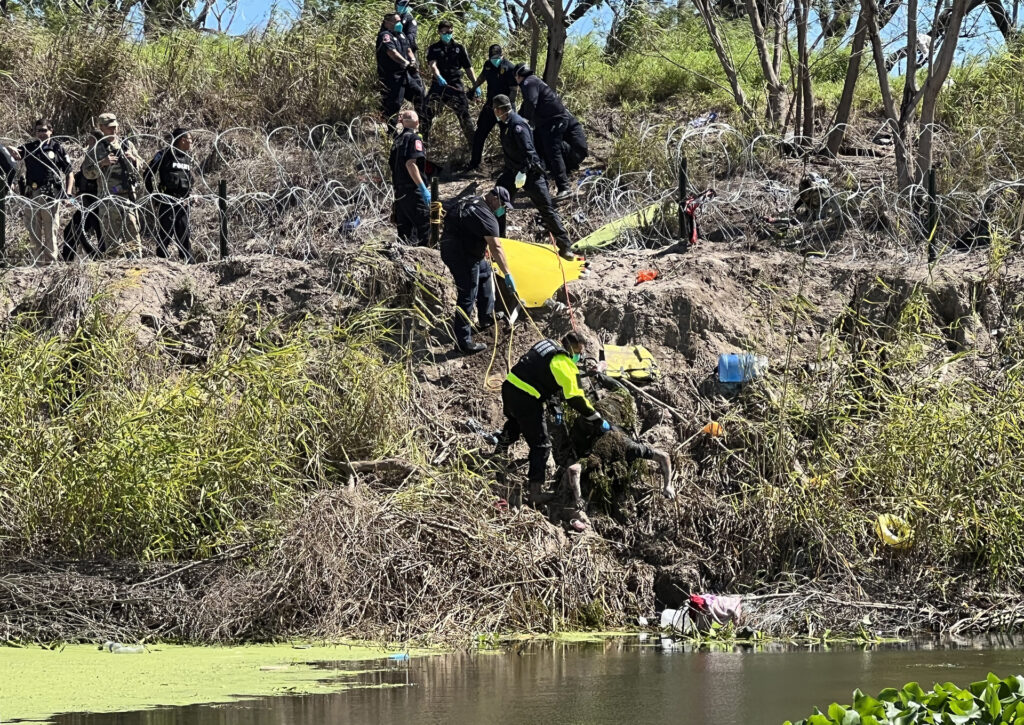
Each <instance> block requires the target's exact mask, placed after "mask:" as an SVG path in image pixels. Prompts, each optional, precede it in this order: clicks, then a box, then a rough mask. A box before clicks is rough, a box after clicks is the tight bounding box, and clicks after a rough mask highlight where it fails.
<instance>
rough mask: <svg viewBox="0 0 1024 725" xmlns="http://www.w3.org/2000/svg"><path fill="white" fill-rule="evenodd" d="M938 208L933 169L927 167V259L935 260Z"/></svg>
mask: <svg viewBox="0 0 1024 725" xmlns="http://www.w3.org/2000/svg"><path fill="white" fill-rule="evenodd" d="M938 226H939V210H938V205H937V204H936V200H935V169H934V168H931V169H928V230H927V231H928V261H929V262H934V261H935V256H936V255H935V236H936V234H937V233H938Z"/></svg>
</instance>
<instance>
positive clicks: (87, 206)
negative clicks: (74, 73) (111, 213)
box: [61, 131, 103, 262]
mask: <svg viewBox="0 0 1024 725" xmlns="http://www.w3.org/2000/svg"><path fill="white" fill-rule="evenodd" d="M101 138H103V134H102V133H100V132H99V131H93V132H92V134H91V135H90V136H88V137H87V139H86V140H85V142H84V143H83V146H85V152H86V153H89V151H91V150H92V149H93V148H94V147H95V146H96V143H97V142H98V141H99V140H100V139H101ZM74 193H75V201H76V204H75V206H76V207H77V208H76V209H75V213H74V215H72V217H71V221H70V222H68V224H67V226H65V227H64V235H63V236H64V246H63V247H62V248H61V258H62V259H63V260H64V261H65V262H70V261H71V260H73V259H74V258H75V255H77V254H78V248H79V247H81V248H82V250H83V251H84V252H85V253H86V254H88V255H89V256H90V257H93V258H98V257H101V256H103V229H102V227H101V226H100V218H99V217H98V216H97V215H96V205H97V204H98V203H99V196H98V194H99V182H98V181H97V180H96V179H88V178H86V176H85V174H83V173H82V170H81V169H79V170H78V171H77V172H75V176H74ZM90 234H91V235H92V236H94V237H95V238H96V245H95V246H93V245H92V244H91V243H90V242H89V235H90Z"/></svg>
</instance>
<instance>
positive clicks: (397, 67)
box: [377, 13, 423, 129]
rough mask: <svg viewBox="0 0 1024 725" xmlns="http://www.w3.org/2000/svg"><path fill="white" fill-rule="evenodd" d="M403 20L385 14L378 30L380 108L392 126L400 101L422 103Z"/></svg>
mask: <svg viewBox="0 0 1024 725" xmlns="http://www.w3.org/2000/svg"><path fill="white" fill-rule="evenodd" d="M403 29H404V24H403V23H402V21H401V20H400V19H399V16H398V13H388V14H387V15H385V16H384V24H383V26H382V27H381V29H380V33H378V34H377V78H378V79H379V80H380V84H381V108H382V109H383V111H384V116H385V118H386V119H387V121H388V126H389V128H391V129H394V127H395V116H396V115H397V114H398V111H399V110H400V109H401V108H402V101H409V102H410V103H412V104H413V105H414V106H417V105H419V104H422V103H423V84H422V83H421V82H420V79H419V72H420V71H419V68H417V67H416V54H415V53H413V50H412V48H411V47H410V45H409V39H408V38H407V37H406V36H405V33H403V32H402V31H403Z"/></svg>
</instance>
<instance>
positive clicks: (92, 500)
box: [0, 312, 416, 559]
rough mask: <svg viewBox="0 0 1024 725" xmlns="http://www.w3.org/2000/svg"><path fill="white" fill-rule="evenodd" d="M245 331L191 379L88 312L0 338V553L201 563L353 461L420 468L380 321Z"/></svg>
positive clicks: (217, 348) (231, 332)
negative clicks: (53, 331) (57, 329)
mask: <svg viewBox="0 0 1024 725" xmlns="http://www.w3.org/2000/svg"><path fill="white" fill-rule="evenodd" d="M272 329H273V328H270V327H268V328H265V329H264V330H261V331H258V332H257V333H256V334H255V335H253V334H252V333H248V334H247V335H243V334H242V328H241V325H240V321H239V320H233V321H231V322H230V323H229V324H228V325H227V326H226V327H225V329H224V330H223V332H222V333H221V336H220V337H219V339H218V340H217V342H216V344H215V345H214V347H213V348H212V349H211V351H210V354H209V357H208V359H207V361H206V362H205V363H203V364H201V365H198V366H195V367H182V366H179V365H178V363H177V362H176V361H175V359H174V357H173V355H171V354H168V351H167V350H160V349H151V348H146V347H140V345H139V344H138V342H137V340H136V339H135V337H134V335H133V334H132V333H131V332H129V331H128V329H127V328H126V327H125V326H122V325H120V324H119V323H118V322H117V321H116V320H114V319H111V318H109V317H107V316H105V315H104V314H102V313H100V312H94V313H92V314H91V315H90V316H89V317H88V318H87V320H86V321H85V323H84V324H83V325H82V326H81V327H79V328H78V329H77V330H75V331H74V332H73V333H72V334H71V335H70V336H68V337H59V336H55V335H49V334H42V335H40V334H39V333H38V332H37V331H35V330H33V329H32V328H31V327H26V326H17V327H14V328H13V329H10V330H8V331H6V332H4V333H3V334H2V339H0V537H2V539H0V551H3V552H4V553H7V554H12V553H20V554H32V553H34V552H45V553H47V554H49V555H68V556H92V555H102V556H115V557H138V558H144V559H145V558H171V559H176V558H189V557H202V556H204V555H207V554H209V553H210V552H211V551H213V550H214V549H215V548H216V547H217V546H218V545H220V544H223V543H224V542H226V541H228V540H230V539H232V538H233V537H235V536H237V535H239V534H241V533H243V532H244V531H245V530H246V529H248V528H249V527H251V526H254V525H256V522H258V521H259V520H260V519H261V518H263V517H264V516H266V515H267V514H272V513H273V512H274V511H275V509H276V508H277V507H278V506H280V505H282V504H284V503H287V502H289V501H290V500H292V499H293V498H294V497H295V496H296V495H298V494H300V493H301V492H304V491H307V490H309V489H318V488H327V487H331V486H334V485H337V484H338V483H339V482H341V483H343V482H344V480H345V476H344V475H343V464H344V463H345V462H346V461H347V460H350V459H353V460H354V459H361V458H375V457H384V456H390V455H396V454H401V455H404V456H411V457H415V456H416V449H415V445H414V444H413V443H412V440H411V438H410V437H409V431H410V427H409V426H407V425H400V423H402V422H403V420H404V416H405V405H406V403H407V401H408V393H409V388H408V384H409V383H408V379H407V378H406V375H405V371H404V369H403V367H402V364H401V361H391V360H388V359H386V358H385V357H384V356H383V354H382V353H381V352H380V349H379V348H378V346H377V342H378V341H379V340H380V339H381V336H382V335H384V334H385V333H386V331H387V326H386V319H385V317H384V316H383V315H382V314H381V313H375V312H367V313H363V314H362V315H360V316H357V317H355V318H353V319H352V320H350V321H349V322H348V323H346V324H345V325H344V326H343V327H339V328H335V329H328V328H324V327H322V326H320V325H314V324H309V325H303V326H300V327H299V328H297V329H295V330H293V331H291V332H287V333H279V332H271V330H272Z"/></svg>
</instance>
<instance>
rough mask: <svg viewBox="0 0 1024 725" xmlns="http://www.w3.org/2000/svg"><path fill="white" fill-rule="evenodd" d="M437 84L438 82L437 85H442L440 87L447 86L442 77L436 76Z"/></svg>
mask: <svg viewBox="0 0 1024 725" xmlns="http://www.w3.org/2000/svg"><path fill="white" fill-rule="evenodd" d="M437 82H438V83H439V84H440V85H442V86H446V85H448V81H446V80H445V79H444V76H438V77H437Z"/></svg>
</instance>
